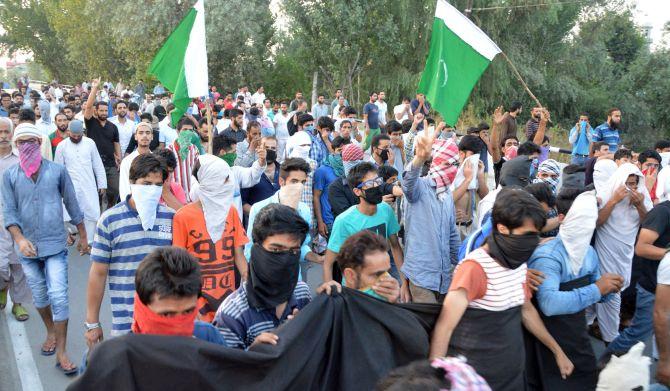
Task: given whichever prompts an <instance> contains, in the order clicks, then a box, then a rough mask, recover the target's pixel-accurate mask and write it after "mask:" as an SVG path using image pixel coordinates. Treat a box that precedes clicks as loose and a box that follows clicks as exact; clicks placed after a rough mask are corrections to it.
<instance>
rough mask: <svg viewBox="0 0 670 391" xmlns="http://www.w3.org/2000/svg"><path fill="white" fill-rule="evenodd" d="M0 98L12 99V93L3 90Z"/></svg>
mask: <svg viewBox="0 0 670 391" xmlns="http://www.w3.org/2000/svg"><path fill="white" fill-rule="evenodd" d="M2 98H9V99H12V95H10V94H9V92H3V93H0V99H2Z"/></svg>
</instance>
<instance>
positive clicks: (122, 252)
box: [91, 199, 174, 336]
mask: <svg viewBox="0 0 670 391" xmlns="http://www.w3.org/2000/svg"><path fill="white" fill-rule="evenodd" d="M173 216H174V211H173V210H172V209H170V208H168V207H166V206H163V205H158V211H157V212H156V222H155V223H154V227H153V228H152V229H151V230H149V231H144V230H143V229H142V223H141V222H140V219H139V217H138V214H137V211H136V210H134V209H132V208H130V207H129V205H128V199H126V201H123V202H121V203H118V204H116V206H114V207H113V208H111V209H108V210H107V211H105V213H103V214H102V216H101V217H100V220H98V228H97V230H96V233H95V239H94V240H93V249H92V250H91V260H92V261H93V262H100V263H105V264H107V265H109V272H108V280H109V295H110V298H111V303H112V335H113V336H116V335H122V334H126V333H128V332H129V331H130V326H131V325H132V323H133V304H134V301H133V295H134V294H135V271H136V270H137V266H139V264H140V262H141V261H142V260H143V259H144V257H145V256H146V255H147V254H149V253H150V252H151V251H153V250H154V249H155V248H157V247H163V246H170V245H172V217H173Z"/></svg>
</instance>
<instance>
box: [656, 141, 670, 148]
mask: <svg viewBox="0 0 670 391" xmlns="http://www.w3.org/2000/svg"><path fill="white" fill-rule="evenodd" d="M665 148H670V140H658V141H656V144H654V149H660V150H663V149H665Z"/></svg>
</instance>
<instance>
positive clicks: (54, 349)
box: [40, 341, 56, 356]
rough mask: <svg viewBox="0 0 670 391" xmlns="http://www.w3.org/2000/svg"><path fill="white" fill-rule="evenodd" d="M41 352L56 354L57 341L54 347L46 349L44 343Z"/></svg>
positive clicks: (46, 354)
mask: <svg viewBox="0 0 670 391" xmlns="http://www.w3.org/2000/svg"><path fill="white" fill-rule="evenodd" d="M40 353H42V355H43V356H53V355H54V354H56V341H54V345H53V348H51V349H44V344H42V347H41V348H40Z"/></svg>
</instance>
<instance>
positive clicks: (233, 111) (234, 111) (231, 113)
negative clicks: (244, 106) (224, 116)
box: [228, 108, 244, 118]
mask: <svg viewBox="0 0 670 391" xmlns="http://www.w3.org/2000/svg"><path fill="white" fill-rule="evenodd" d="M242 114H244V112H243V111H242V110H240V109H236V108H232V109H230V111H229V112H228V116H229V117H230V118H235V117H237V116H239V115H242Z"/></svg>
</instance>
